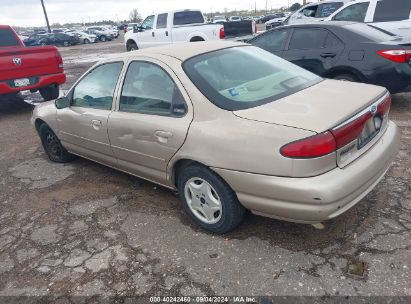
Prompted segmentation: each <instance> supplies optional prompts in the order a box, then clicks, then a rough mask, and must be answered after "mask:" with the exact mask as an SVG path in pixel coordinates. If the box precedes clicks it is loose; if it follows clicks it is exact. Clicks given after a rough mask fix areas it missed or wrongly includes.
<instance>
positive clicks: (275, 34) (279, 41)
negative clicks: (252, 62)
mask: <svg viewBox="0 0 411 304" xmlns="http://www.w3.org/2000/svg"><path fill="white" fill-rule="evenodd" d="M287 33H288V31H285V30H283V31H272V32H269V33H266V34H264V35H261V36H259V37H257V38H255V39H254V40H253V41H251V42H250V43H251V44H252V45H255V46H258V47H260V48H262V49H264V50H266V51H270V52H275V51H281V49H282V46H283V44H284V41H285V39H286V38H287Z"/></svg>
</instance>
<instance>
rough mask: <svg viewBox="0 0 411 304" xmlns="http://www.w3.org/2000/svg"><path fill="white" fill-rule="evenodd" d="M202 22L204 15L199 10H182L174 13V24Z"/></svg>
mask: <svg viewBox="0 0 411 304" xmlns="http://www.w3.org/2000/svg"><path fill="white" fill-rule="evenodd" d="M193 23H204V16H203V14H202V13H201V12H200V11H184V12H177V13H175V14H174V25H185V24H193Z"/></svg>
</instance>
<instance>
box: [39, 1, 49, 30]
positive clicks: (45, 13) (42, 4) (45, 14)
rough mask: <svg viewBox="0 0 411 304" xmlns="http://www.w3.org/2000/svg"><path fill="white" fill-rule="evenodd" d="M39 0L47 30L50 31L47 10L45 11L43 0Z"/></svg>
mask: <svg viewBox="0 0 411 304" xmlns="http://www.w3.org/2000/svg"><path fill="white" fill-rule="evenodd" d="M40 1H41V6H43V12H44V17H45V18H46V23H47V30H48V31H49V33H51V29H50V23H49V18H48V17H47V12H46V7H45V6H44V1H43V0H40Z"/></svg>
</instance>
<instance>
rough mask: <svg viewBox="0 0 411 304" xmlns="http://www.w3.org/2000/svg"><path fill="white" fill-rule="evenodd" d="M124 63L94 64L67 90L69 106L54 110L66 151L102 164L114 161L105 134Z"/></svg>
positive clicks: (59, 135) (59, 134)
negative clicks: (93, 66)
mask: <svg viewBox="0 0 411 304" xmlns="http://www.w3.org/2000/svg"><path fill="white" fill-rule="evenodd" d="M122 67H123V62H113V63H106V64H103V65H100V66H97V67H96V68H94V69H93V70H91V71H90V72H89V73H88V74H87V75H86V76H84V77H83V78H82V79H81V80H80V81H79V82H78V83H77V85H76V86H75V87H74V88H73V89H72V91H71V92H70V93H69V95H68V96H69V98H71V106H70V107H69V108H65V109H61V110H57V119H58V130H59V132H58V137H59V138H60V139H61V141H62V143H63V145H64V146H65V147H66V148H67V150H69V151H71V152H73V153H75V154H79V155H81V156H84V157H86V158H90V159H92V160H96V161H99V162H102V163H105V164H109V165H114V164H115V163H116V161H115V158H114V156H113V152H112V150H111V148H110V142H109V139H108V134H107V122H108V117H109V115H110V113H111V112H112V105H113V96H114V92H115V89H116V86H117V82H118V78H119V75H120V72H121V69H122Z"/></svg>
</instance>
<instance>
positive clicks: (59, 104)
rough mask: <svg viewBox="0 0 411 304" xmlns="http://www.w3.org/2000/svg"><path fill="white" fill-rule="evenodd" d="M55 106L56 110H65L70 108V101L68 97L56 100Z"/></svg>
mask: <svg viewBox="0 0 411 304" xmlns="http://www.w3.org/2000/svg"><path fill="white" fill-rule="evenodd" d="M55 104H56V108H57V109H59V110H61V109H65V108H68V107H70V99H69V98H68V97H61V98H57V99H56V101H55Z"/></svg>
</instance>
